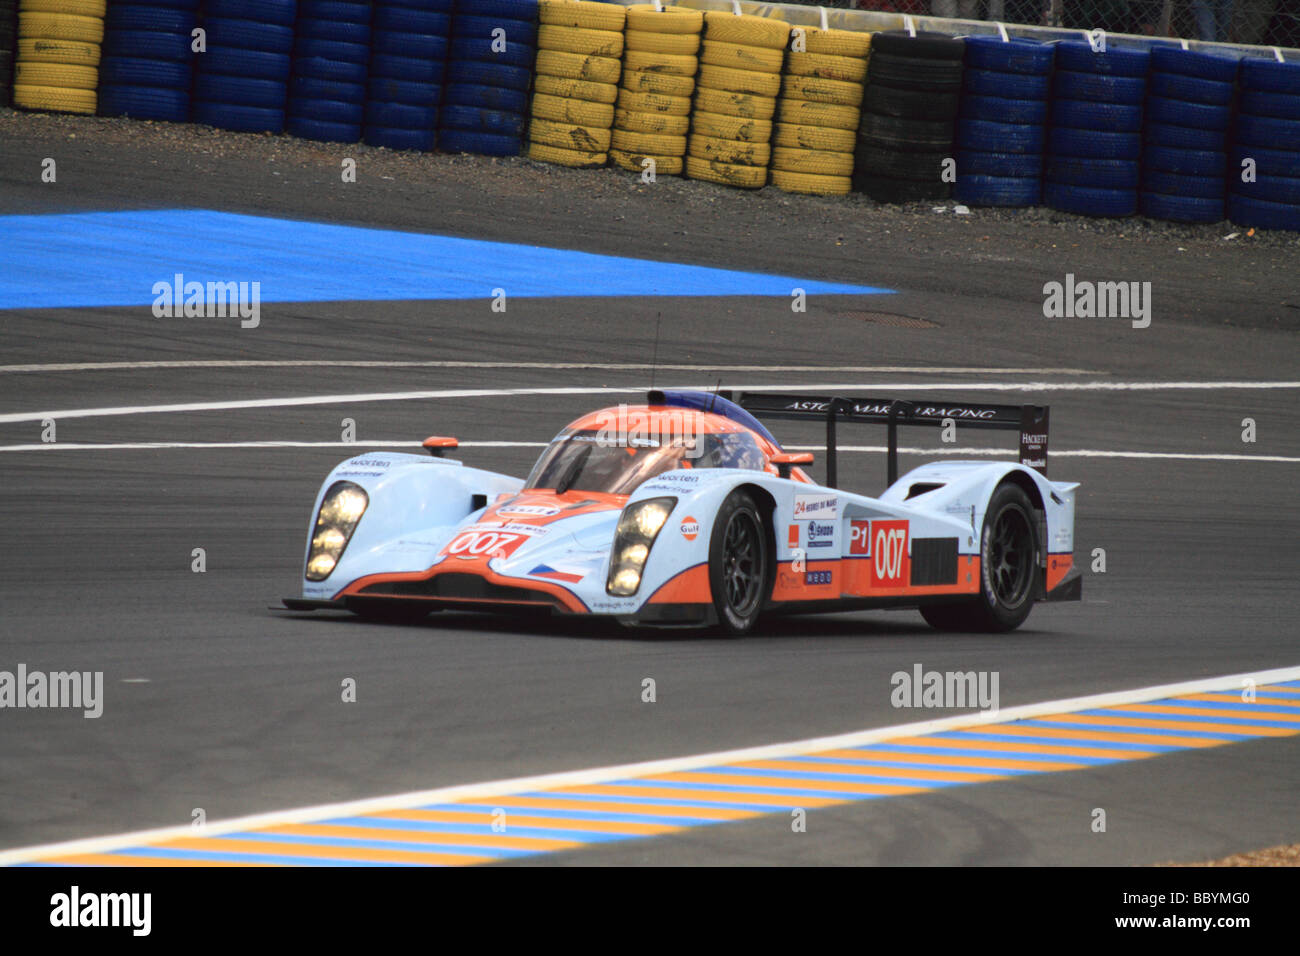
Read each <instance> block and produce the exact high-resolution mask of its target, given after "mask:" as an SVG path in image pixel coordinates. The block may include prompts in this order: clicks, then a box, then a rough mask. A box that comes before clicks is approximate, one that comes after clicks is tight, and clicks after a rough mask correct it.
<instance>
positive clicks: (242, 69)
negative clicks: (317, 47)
mask: <svg viewBox="0 0 1300 956" xmlns="http://www.w3.org/2000/svg"><path fill="white" fill-rule="evenodd" d="M297 13H298V3H297V0H207V2H206V3H205V4H204V7H203V14H204V15H203V23H202V27H203V30H204V31H205V33H206V41H207V49H206V50H205V51H204V52H202V53H196V54H195V56H194V59H195V63H196V64H197V67H198V70H197V72H196V74H195V76H194V103H193V116H194V122H196V123H206V124H207V125H209V126H216V127H218V128H219V129H228V130H236V131H239V132H244V133H279V132H282V131H283V130H284V120H285V105H286V104H287V102H288V99H289V73H290V67H291V63H292V53H293V48H294V43H293V25H294V20H295V18H296V17H297Z"/></svg>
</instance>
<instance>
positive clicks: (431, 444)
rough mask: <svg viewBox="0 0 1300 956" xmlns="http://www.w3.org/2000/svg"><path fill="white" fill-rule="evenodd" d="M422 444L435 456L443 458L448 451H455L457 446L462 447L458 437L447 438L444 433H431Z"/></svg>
mask: <svg viewBox="0 0 1300 956" xmlns="http://www.w3.org/2000/svg"><path fill="white" fill-rule="evenodd" d="M420 444H422V445H423V446H424V450H425V451H427V452H428V453H429V454H430V455H432V456H433V457H434V458H441V457H442V456H443V455H445V454H446V453H447V452H449V451H455V450H456V449H457V448H459V447H460V442H458V441H457V440H456V439H454V438H447V437H445V436H442V435H430V436H429V437H428V438H426V439H425V440H424V441H422V442H421V443H420Z"/></svg>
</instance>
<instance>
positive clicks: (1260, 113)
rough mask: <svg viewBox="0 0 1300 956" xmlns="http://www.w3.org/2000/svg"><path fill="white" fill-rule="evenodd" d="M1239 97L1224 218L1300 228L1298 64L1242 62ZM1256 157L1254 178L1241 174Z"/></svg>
mask: <svg viewBox="0 0 1300 956" xmlns="http://www.w3.org/2000/svg"><path fill="white" fill-rule="evenodd" d="M1239 77H1240V80H1241V99H1240V101H1239V107H1240V110H1239V112H1238V114H1237V122H1236V126H1235V128H1234V129H1233V139H1232V147H1231V149H1230V150H1229V155H1228V190H1229V191H1228V218H1229V219H1231V220H1232V221H1233V222H1235V223H1237V225H1239V226H1254V227H1258V228H1260V229H1291V230H1295V231H1300V63H1297V62H1294V61H1292V62H1287V63H1280V62H1278V61H1277V60H1268V59H1264V58H1262V57H1247V58H1246V59H1244V60H1242V61H1241V72H1240V74H1239ZM1248 159H1251V160H1254V164H1253V166H1254V182H1247V181H1245V180H1244V179H1243V177H1242V173H1243V171H1244V169H1245V165H1243V164H1244V163H1245V160H1248Z"/></svg>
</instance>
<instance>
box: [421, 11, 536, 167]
mask: <svg viewBox="0 0 1300 956" xmlns="http://www.w3.org/2000/svg"><path fill="white" fill-rule="evenodd" d="M537 13H538V2H537V0H455V2H454V4H453V7H452V21H451V42H450V45H449V49H448V61H447V74H446V84H447V85H446V95H445V96H444V98H443V106H442V109H441V111H440V113H439V116H438V145H439V147H440V148H441V149H443V150H445V151H446V152H449V153H481V154H483V155H486V156H517V155H519V152H520V148H521V146H522V143H523V134H524V125H525V123H526V122H527V112H528V89H529V87H530V86H531V85H532V80H533V67H534V63H535V61H536V59H537Z"/></svg>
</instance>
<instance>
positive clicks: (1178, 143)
mask: <svg viewBox="0 0 1300 956" xmlns="http://www.w3.org/2000/svg"><path fill="white" fill-rule="evenodd" d="M1237 62H1238V61H1237V60H1236V59H1235V58H1232V57H1226V56H1219V55H1215V54H1210V53H1199V52H1194V51H1191V50H1182V49H1179V48H1176V47H1165V46H1159V47H1155V48H1153V49H1152V51H1151V72H1150V73H1149V74H1148V76H1147V99H1146V116H1145V122H1144V123H1143V135H1142V139H1143V144H1142V190H1141V195H1140V196H1139V201H1138V209H1139V210H1140V211H1141V213H1142V215H1144V216H1150V217H1151V218H1152V219H1168V220H1173V221H1175V222H1219V221H1221V220H1222V219H1223V202H1224V195H1225V181H1224V171H1225V167H1226V164H1227V149H1228V121H1229V119H1230V117H1231V113H1232V100H1233V96H1234V94H1235V91H1236V87H1235V85H1234V83H1235V81H1236V78H1237Z"/></svg>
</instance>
